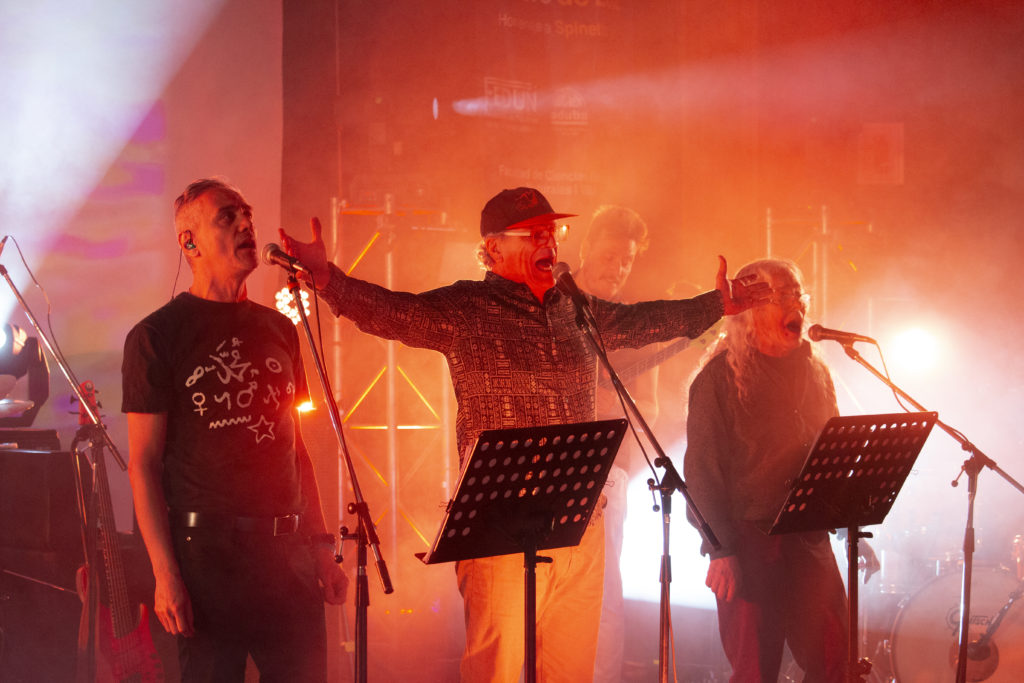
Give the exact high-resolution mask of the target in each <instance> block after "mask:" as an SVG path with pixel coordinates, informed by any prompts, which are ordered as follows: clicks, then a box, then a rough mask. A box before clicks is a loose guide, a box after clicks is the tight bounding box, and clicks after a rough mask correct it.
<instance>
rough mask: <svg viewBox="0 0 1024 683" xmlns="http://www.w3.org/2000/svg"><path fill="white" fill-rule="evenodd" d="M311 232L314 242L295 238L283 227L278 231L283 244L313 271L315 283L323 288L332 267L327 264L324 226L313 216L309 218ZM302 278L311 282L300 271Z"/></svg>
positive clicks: (299, 274)
mask: <svg viewBox="0 0 1024 683" xmlns="http://www.w3.org/2000/svg"><path fill="white" fill-rule="evenodd" d="M309 227H310V232H311V233H312V236H313V241H312V242H300V241H299V240H297V239H295V238H293V237H292V236H290V235H289V234H288V233H286V232H285V231H284V228H281V229H280V230H279V231H278V233H279V234H280V236H281V246H282V247H284V250H285V251H287V252H288V253H289V254H290V255H292V256H294V257H295V258H297V259H298V260H299V261H300V262H301V263H302V265H304V266H306V267H307V268H309V269H310V270H311V271H312V272H313V284H315V285H316V287H317V288H323V287H325V286H326V285H327V281H328V280H329V279H330V277H331V271H330V268H328V265H327V247H326V246H325V245H324V235H323V227H322V226H321V225H320V219H319V218H316V217H313V218H311V219H310V220H309ZM298 277H299V279H301V280H305V281H307V282H309V276H308V275H306V274H305V273H302V272H299V273H298Z"/></svg>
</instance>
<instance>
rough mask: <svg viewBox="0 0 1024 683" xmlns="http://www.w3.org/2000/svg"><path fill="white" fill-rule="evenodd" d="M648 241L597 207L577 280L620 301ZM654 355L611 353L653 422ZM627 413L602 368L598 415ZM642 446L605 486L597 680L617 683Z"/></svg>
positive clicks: (630, 447)
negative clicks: (629, 513)
mask: <svg viewBox="0 0 1024 683" xmlns="http://www.w3.org/2000/svg"><path fill="white" fill-rule="evenodd" d="M649 244H650V240H649V238H648V232H647V224H646V223H645V222H644V220H643V218H641V217H640V214H638V213H637V212H636V211H634V210H633V209H629V208H626V207H623V206H613V205H605V206H602V207H600V208H598V209H597V211H595V212H594V215H593V216H592V217H591V219H590V225H589V227H588V228H587V232H586V234H585V235H584V237H583V241H582V242H581V244H580V266H579V268H578V269H577V270H576V272H575V274H574V275H573V277H574V278H575V279H576V284H577V285H578V286H579V288H580V289H581V290H582V291H584V292H587V293H588V294H592V295H593V296H595V297H597V298H599V299H604V300H606V301H621V300H622V299H621V294H622V289H623V287H625V286H626V282H627V280H628V279H629V275H630V273H631V272H632V271H633V264H634V263H635V262H636V259H637V257H638V256H640V255H641V254H643V253H644V252H645V251H646V250H647V248H648V246H649ZM649 355H650V352H649V351H646V350H645V351H639V350H634V349H623V350H620V351H615V352H613V353H611V354H610V355H609V360H610V361H611V364H612V367H613V368H615V371H616V373H618V374H619V376H620V378H621V379H622V381H623V383H624V384H625V385H626V388H627V389H628V390H629V393H630V396H632V397H633V400H634V401H635V402H636V404H637V408H638V409H639V410H640V413H641V414H642V415H643V416H644V419H645V420H646V421H647V422H648V424H653V423H654V421H655V420H656V419H657V417H658V368H657V366H656V365H655V366H653V367H647V366H646V364H645V363H644V360H645V357H646V356H649ZM634 368H635V370H634ZM624 416H625V415H624V411H623V408H622V404H621V403H620V402H619V396H618V393H617V392H616V391H615V389H614V388H612V386H611V385H610V383H609V382H608V376H607V373H606V372H605V371H604V370H603V369H602V370H601V371H600V372H599V379H598V388H597V418H598V419H601V420H603V419H609V418H619V417H624ZM638 450H639V448H638V446H637V444H636V443H635V442H633V441H632V439H631V438H630V437H629V435H627V437H626V439H625V440H624V441H623V442H622V445H621V446H620V447H619V453H618V455H617V456H616V458H615V465H613V466H612V468H611V470H610V471H609V473H608V481H607V483H606V484H605V497H606V499H607V505H606V506H605V508H604V530H605V550H604V553H605V563H604V596H603V599H602V603H601V623H600V627H599V629H598V637H597V658H596V659H595V661H594V678H593V680H594V683H618V682H619V681H621V680H622V670H623V661H624V658H625V641H626V623H625V618H626V614H625V602H624V600H623V596H622V572H621V570H620V568H619V563H620V561H621V558H622V540H623V532H624V525H625V522H626V489H627V486H628V484H629V475H630V474H635V473H636V472H637V471H639V470H640V469H641V468H642V467H643V466H644V461H643V458H642V456H641V455H640V454H639V453H638V452H637V451H638Z"/></svg>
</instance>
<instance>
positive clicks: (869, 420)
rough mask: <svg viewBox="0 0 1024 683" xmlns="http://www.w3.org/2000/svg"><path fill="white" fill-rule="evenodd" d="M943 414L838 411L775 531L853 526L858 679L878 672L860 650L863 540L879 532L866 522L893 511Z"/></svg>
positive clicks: (850, 580) (851, 671)
mask: <svg viewBox="0 0 1024 683" xmlns="http://www.w3.org/2000/svg"><path fill="white" fill-rule="evenodd" d="M937 419H938V413H934V412H930V413H893V414H886V415H851V416H844V417H833V418H832V419H830V420H829V421H828V422H827V423H825V426H824V427H823V428H822V430H821V434H820V435H819V436H818V440H817V441H816V442H815V444H814V445H813V446H812V447H811V452H810V454H809V455H808V456H807V460H806V462H805V463H804V466H803V469H801V470H800V474H799V475H798V476H797V477H796V479H794V480H793V485H792V487H791V488H790V491H789V495H788V496H787V497H786V502H785V503H784V504H783V505H782V509H781V510H779V513H778V515H777V516H776V518H775V522H774V523H773V524H772V526H771V529H770V530H769V531H768V533H769V534H786V533H792V532H797V531H823V530H828V529H840V528H844V527H845V528H846V529H847V536H846V541H847V560H848V563H847V572H848V575H847V589H848V590H849V608H850V624H849V629H850V632H849V644H850V645H849V668H848V680H850V681H854V680H862V677H863V676H865V675H867V674H868V673H869V672H870V671H871V663H870V662H868V661H864V662H861V661H859V659H858V654H857V609H858V608H857V557H858V551H857V542H858V541H859V540H860V538H870V536H871V534H866V533H863V532H861V531H860V530H859V527H862V526H869V525H872V524H881V523H882V521H883V520H884V519H885V516H886V515H887V514H889V510H890V509H891V508H892V505H893V503H894V502H896V496H897V495H898V494H899V492H900V489H901V488H902V487H903V482H904V481H906V479H907V475H908V474H910V470H911V468H912V467H913V466H914V462H915V461H916V460H917V456H918V454H919V453H920V452H921V448H922V447H923V446H924V442H925V440H926V439H927V438H928V434H929V433H930V432H931V430H932V427H933V426H934V425H935V421H936V420H937Z"/></svg>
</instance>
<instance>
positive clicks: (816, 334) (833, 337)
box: [807, 325, 878, 346]
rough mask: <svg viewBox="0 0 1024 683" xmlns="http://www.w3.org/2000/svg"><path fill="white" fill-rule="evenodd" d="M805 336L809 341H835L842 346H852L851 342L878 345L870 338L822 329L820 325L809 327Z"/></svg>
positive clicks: (852, 333)
mask: <svg viewBox="0 0 1024 683" xmlns="http://www.w3.org/2000/svg"><path fill="white" fill-rule="evenodd" d="M807 336H808V337H809V338H810V340H811V341H837V342H839V343H840V344H842V345H843V346H845V345H847V344H852V343H853V342H868V343H869V344H877V343H878V342H876V341H875V340H874V339H872V338H871V337H865V336H864V335H863V334H856V333H854V332H841V331H839V330H830V329H828V328H827V327H822V326H821V325H811V326H810V327H809V328H807Z"/></svg>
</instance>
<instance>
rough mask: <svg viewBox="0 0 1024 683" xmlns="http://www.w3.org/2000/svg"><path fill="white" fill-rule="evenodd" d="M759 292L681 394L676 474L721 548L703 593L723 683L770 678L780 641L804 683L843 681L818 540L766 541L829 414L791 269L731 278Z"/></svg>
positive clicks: (835, 605) (843, 624)
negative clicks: (714, 617)
mask: <svg viewBox="0 0 1024 683" xmlns="http://www.w3.org/2000/svg"><path fill="white" fill-rule="evenodd" d="M746 275H756V276H757V277H758V279H760V280H764V281H766V282H768V283H770V285H771V288H772V296H771V299H770V301H769V303H768V304H766V305H764V306H761V307H758V308H754V309H750V310H748V311H745V312H744V313H742V314H740V315H736V316H733V317H732V318H729V319H727V320H726V321H725V323H724V326H723V331H722V336H721V337H720V338H719V340H718V342H717V343H716V345H715V346H714V347H713V348H712V349H711V350H710V351H709V353H708V354H707V356H706V359H707V360H706V362H705V363H704V366H703V367H702V368H701V370H700V372H699V373H698V375H697V376H696V378H695V379H694V381H693V383H692V384H691V386H690V400H689V414H688V418H687V449H686V459H685V465H684V469H685V476H686V480H687V484H688V485H689V488H690V493H691V494H692V495H693V498H694V500H695V502H696V503H697V505H698V507H699V508H700V510H701V512H702V513H703V514H704V515H705V517H706V518H707V521H708V523H709V524H710V525H711V529H712V530H713V531H714V533H715V534H716V536H717V537H718V539H719V541H720V543H721V548H720V549H718V550H714V549H712V548H710V547H707V544H705V547H703V548H702V549H701V552H703V553H705V554H710V555H711V562H710V566H709V568H708V575H707V585H708V587H709V588H711V590H712V591H714V593H715V596H716V599H717V603H718V620H719V633H720V635H721V639H722V645H723V647H724V649H725V653H726V656H727V657H728V659H729V663H730V664H731V665H732V669H733V677H732V680H733V681H771V682H774V681H776V680H777V679H778V675H779V669H780V667H781V662H782V653H783V645H784V644H786V643H788V645H789V648H790V651H791V652H792V653H793V656H794V658H795V660H796V662H797V664H798V665H799V666H800V667H801V668H802V669H803V670H804V672H805V675H806V679H805V680H807V681H837V682H838V681H843V680H845V676H846V663H847V662H846V659H847V607H846V593H845V590H844V588H843V581H842V577H841V575H840V573H839V568H838V567H837V565H836V560H835V556H834V554H833V553H832V547H831V544H830V542H829V539H828V533H827V532H825V531H817V532H808V533H792V534H783V535H778V536H769V535H767V534H766V533H765V530H766V529H767V528H768V527H769V526H770V524H771V522H772V521H773V520H774V518H775V515H776V513H777V512H778V510H779V508H780V507H781V506H782V504H783V502H784V501H785V499H786V495H787V493H788V491H789V487H790V484H791V480H792V478H793V477H795V476H796V475H797V474H798V473H799V472H800V468H801V467H802V465H803V463H804V460H805V459H806V457H807V454H808V452H809V450H810V447H811V445H812V444H813V443H814V440H815V438H816V437H817V435H818V433H819V432H820V431H821V428H822V427H823V426H824V424H825V422H827V421H828V419H829V418H831V417H833V416H835V415H836V414H838V409H837V406H836V396H835V388H834V387H833V384H832V379H831V376H830V374H829V371H828V368H827V367H826V365H825V363H824V361H823V360H822V358H821V357H820V356H819V355H818V354H817V353H816V351H815V350H814V349H813V348H812V347H811V345H810V343H809V342H808V341H807V340H806V339H805V338H804V330H805V328H806V322H805V317H806V315H807V304H808V301H809V297H808V295H807V294H806V293H805V292H804V289H803V283H802V277H801V274H800V270H799V269H798V268H797V266H796V265H795V264H794V263H792V262H789V261H781V260H771V259H766V260H760V261H755V262H753V263H750V264H748V265H746V266H744V267H743V268H742V269H740V271H739V273H738V274H737V276H738V277H743V276H746Z"/></svg>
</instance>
